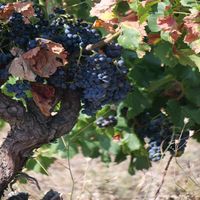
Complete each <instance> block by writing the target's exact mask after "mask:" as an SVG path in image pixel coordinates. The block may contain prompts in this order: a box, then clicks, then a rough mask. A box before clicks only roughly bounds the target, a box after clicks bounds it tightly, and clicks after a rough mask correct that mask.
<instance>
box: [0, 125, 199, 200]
mask: <svg viewBox="0 0 200 200" xmlns="http://www.w3.org/2000/svg"><path fill="white" fill-rule="evenodd" d="M7 130H8V127H6V128H5V129H4V130H3V131H2V132H3V133H4V134H2V133H1V134H0V136H1V137H3V135H4V136H5V131H7ZM0 140H1V139H0ZM168 160H169V155H167V156H166V157H165V158H164V159H163V160H162V161H160V162H158V163H153V166H152V167H151V168H150V170H148V171H138V172H137V173H136V174H135V175H134V176H130V175H129V174H128V172H127V168H128V161H125V162H123V163H121V164H119V165H115V164H114V163H112V164H110V165H109V166H107V165H105V164H104V163H102V162H101V161H100V160H98V159H95V160H92V159H90V158H85V157H83V156H82V155H81V154H79V155H77V156H75V157H74V158H73V159H71V160H70V169H71V174H70V170H69V163H68V161H67V160H64V159H58V160H57V161H56V162H55V163H54V164H53V165H52V166H51V167H50V168H49V170H48V176H47V175H42V174H37V173H35V172H28V174H29V175H30V176H33V177H35V178H36V179H37V180H38V182H39V184H40V186H41V191H39V190H38V189H37V187H36V186H35V185H34V184H33V183H31V182H29V183H28V184H26V185H24V184H19V183H17V184H15V185H14V188H15V190H16V191H18V192H20V191H23V192H28V193H29V194H31V197H30V199H31V200H39V199H41V198H42V196H43V195H44V194H45V193H46V192H47V191H48V190H49V189H54V190H56V191H58V192H60V193H62V195H63V198H64V200H69V199H70V200H154V199H155V193H156V191H157V189H158V187H159V185H160V183H161V181H162V177H163V172H164V169H165V166H166V164H167V162H168ZM73 186H74V189H73ZM72 189H73V191H72ZM157 199H158V200H200V144H198V143H197V142H196V141H195V140H193V139H190V141H189V143H188V146H187V148H186V152H185V154H184V155H183V156H182V157H180V158H177V159H175V158H174V159H173V160H172V162H171V164H170V167H169V169H168V171H167V175H166V177H165V181H164V184H163V186H162V188H161V191H160V193H159V196H158V197H157Z"/></svg>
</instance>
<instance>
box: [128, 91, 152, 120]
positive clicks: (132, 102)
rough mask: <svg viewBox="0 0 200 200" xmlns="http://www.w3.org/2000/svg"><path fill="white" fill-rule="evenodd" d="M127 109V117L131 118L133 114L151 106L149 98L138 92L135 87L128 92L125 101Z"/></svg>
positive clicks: (135, 114)
mask: <svg viewBox="0 0 200 200" xmlns="http://www.w3.org/2000/svg"><path fill="white" fill-rule="evenodd" d="M125 105H126V106H127V107H128V108H129V109H128V116H127V117H128V119H133V118H134V117H135V116H137V115H138V114H140V113H141V112H143V111H144V110H145V109H147V108H149V107H150V106H151V100H150V99H149V98H148V97H147V96H145V95H144V93H142V92H140V91H139V90H138V89H137V88H135V89H134V91H133V92H132V93H130V94H129V95H128V97H127V99H126V101H125Z"/></svg>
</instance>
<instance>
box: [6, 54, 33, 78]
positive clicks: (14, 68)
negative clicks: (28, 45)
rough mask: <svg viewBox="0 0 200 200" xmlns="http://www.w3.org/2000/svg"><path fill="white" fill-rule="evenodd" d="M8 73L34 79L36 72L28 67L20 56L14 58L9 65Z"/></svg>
mask: <svg viewBox="0 0 200 200" xmlns="http://www.w3.org/2000/svg"><path fill="white" fill-rule="evenodd" d="M9 73H10V74H12V75H13V76H16V77H19V78H22V79H24V80H28V81H35V78H36V74H35V73H34V72H33V71H32V70H31V69H30V67H29V66H28V65H27V63H26V61H25V60H24V59H23V58H22V56H20V57H17V58H15V59H14V60H13V61H12V63H11V65H10V67H9Z"/></svg>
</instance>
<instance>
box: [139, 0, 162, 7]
mask: <svg viewBox="0 0 200 200" xmlns="http://www.w3.org/2000/svg"><path fill="white" fill-rule="evenodd" d="M154 2H155V3H157V2H158V0H144V1H142V2H141V4H142V6H143V7H145V6H146V5H148V4H150V3H154Z"/></svg>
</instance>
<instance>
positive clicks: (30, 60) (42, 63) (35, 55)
mask: <svg viewBox="0 0 200 200" xmlns="http://www.w3.org/2000/svg"><path fill="white" fill-rule="evenodd" d="M37 40H38V41H39V46H38V47H36V48H34V49H31V50H29V51H28V52H26V53H24V54H23V55H22V57H23V59H24V60H25V61H26V63H27V64H28V66H29V67H30V68H31V69H32V70H33V71H34V72H35V73H36V74H37V75H39V76H41V77H46V78H48V77H49V76H51V75H52V74H54V73H55V71H56V70H57V67H61V66H64V65H66V64H67V59H66V58H67V53H66V52H65V49H64V48H63V46H62V45H61V44H58V43H55V42H52V41H51V40H46V39H40V38H38V39H37Z"/></svg>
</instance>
